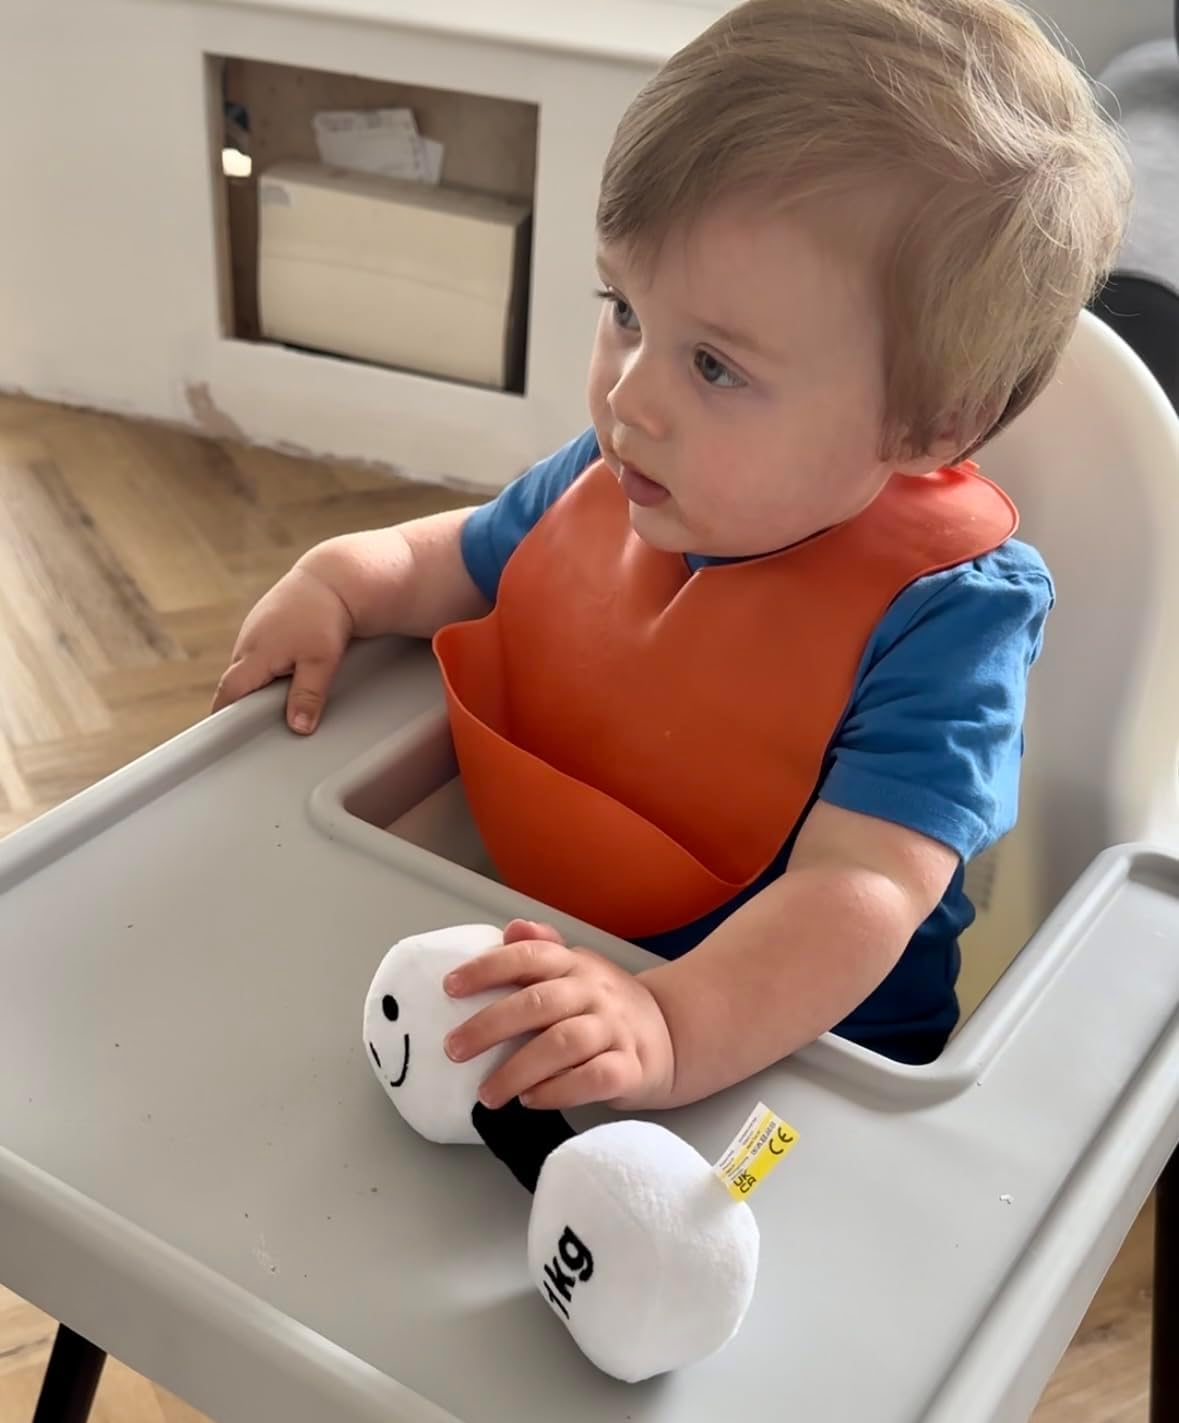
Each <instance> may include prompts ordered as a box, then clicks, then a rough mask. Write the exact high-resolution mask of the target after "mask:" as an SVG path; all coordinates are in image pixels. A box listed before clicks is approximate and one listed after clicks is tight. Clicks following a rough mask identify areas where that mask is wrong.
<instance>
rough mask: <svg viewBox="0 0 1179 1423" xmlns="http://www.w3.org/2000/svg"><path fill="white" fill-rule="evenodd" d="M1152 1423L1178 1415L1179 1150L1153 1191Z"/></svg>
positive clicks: (1171, 1422)
mask: <svg viewBox="0 0 1179 1423" xmlns="http://www.w3.org/2000/svg"><path fill="white" fill-rule="evenodd" d="M1150 1418H1151V1423H1174V1420H1175V1419H1177V1418H1179V1152H1176V1153H1175V1155H1174V1156H1172V1157H1171V1160H1170V1162H1169V1163H1168V1165H1167V1169H1166V1170H1165V1171H1164V1172H1163V1174H1162V1176H1161V1177H1160V1178H1159V1183H1158V1187H1157V1190H1156V1193H1155V1221H1154V1330H1153V1340H1152V1344H1151V1362H1150Z"/></svg>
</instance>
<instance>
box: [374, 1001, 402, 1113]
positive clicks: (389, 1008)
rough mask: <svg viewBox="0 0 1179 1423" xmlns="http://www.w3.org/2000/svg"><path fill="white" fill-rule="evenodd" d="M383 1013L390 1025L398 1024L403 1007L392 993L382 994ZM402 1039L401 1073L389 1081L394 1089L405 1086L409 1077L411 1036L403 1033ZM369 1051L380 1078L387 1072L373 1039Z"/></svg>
mask: <svg viewBox="0 0 1179 1423" xmlns="http://www.w3.org/2000/svg"><path fill="white" fill-rule="evenodd" d="M381 1012H382V1013H384V1015H385V1017H386V1018H387V1019H388V1020H389V1022H390V1023H396V1022H397V1021H398V1019H399V1018H400V1017H401V1005H400V1003H398V1001H397V999H396V998H394V997H393V995H392V994H391V993H385V994H382V996H381ZM401 1039H402V1044H401V1071H400V1072H398V1074H397V1076H396V1077H390V1078H389V1079H388V1085H389V1086H390V1087H392V1088H394V1089H396V1088H398V1087H402V1086H404V1084H405V1079H406V1078H407V1077H408V1076H409V1034H408V1033H402V1035H401ZM368 1050H369V1052H370V1053H371V1054H372V1059H373V1063H374V1064H375V1066H376V1069H377V1075H378V1076H379V1075H380V1074H381V1073H382V1072H383V1071H384V1070H385V1064H384V1063H383V1062H382V1061H381V1055H380V1053H378V1052H377V1045H376V1043H374V1042H373V1041H371V1039H370V1041H369V1045H368Z"/></svg>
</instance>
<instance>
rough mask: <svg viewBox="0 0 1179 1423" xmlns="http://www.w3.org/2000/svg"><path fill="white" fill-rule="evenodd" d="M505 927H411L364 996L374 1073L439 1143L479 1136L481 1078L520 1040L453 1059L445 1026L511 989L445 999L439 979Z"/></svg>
mask: <svg viewBox="0 0 1179 1423" xmlns="http://www.w3.org/2000/svg"><path fill="white" fill-rule="evenodd" d="M502 943H503V931H502V930H501V929H496V928H493V927H492V926H491V925H490V924H465V925H458V926H457V927H455V928H453V929H438V930H435V931H434V932H432V933H429V934H416V935H414V936H412V937H411V938H408V939H402V940H401V941H400V943H397V944H394V945H393V947H392V948H391V949H390V950H389V952H388V953H387V954H386V955H385V957H384V959H382V961H381V966H380V967H379V968H378V969H377V971H376V974H375V975H374V977H373V981H372V985H371V987H370V988H369V991H368V996H367V998H366V999H365V1003H364V1045H365V1052H366V1053H367V1054H368V1059H369V1063H370V1065H371V1066H372V1069H373V1071H374V1072H375V1073H376V1075H377V1080H378V1081H379V1082H380V1084H381V1086H382V1087H383V1088H384V1089H385V1091H386V1093H388V1095H389V1098H390V1099H391V1101H392V1102H393V1105H394V1106H395V1107H396V1108H397V1110H398V1111H399V1112H400V1113H401V1115H402V1116H403V1117H404V1118H405V1120H406V1121H407V1122H408V1123H409V1125H410V1126H411V1127H413V1128H414V1130H415V1131H418V1132H420V1133H421V1134H422V1136H424V1137H428V1138H429V1139H430V1140H431V1141H437V1142H456V1143H472V1144H474V1143H478V1141H479V1134H478V1132H477V1131H476V1130H475V1128H474V1126H473V1124H472V1122H471V1112H472V1110H473V1109H474V1106H475V1103H476V1101H477V1100H478V1093H479V1085H480V1083H481V1082H482V1081H483V1080H484V1078H485V1077H487V1076H488V1075H489V1074H490V1073H492V1072H494V1071H495V1069H496V1068H497V1067H498V1066H499V1064H500V1063H501V1062H504V1061H505V1060H506V1059H507V1058H508V1057H509V1056H510V1055H511V1054H512V1053H513V1052H514V1051H515V1050H516V1048H517V1047H519V1045H520V1042H521V1040H520V1039H516V1040H513V1041H512V1042H507V1043H502V1044H501V1045H500V1046H499V1047H497V1048H493V1049H492V1050H491V1051H490V1052H486V1053H483V1055H482V1056H480V1057H477V1058H474V1059H472V1060H471V1061H470V1062H463V1063H457V1062H451V1060H450V1058H448V1057H447V1056H446V1053H445V1052H444V1051H443V1047H442V1042H443V1039H444V1038H445V1037H446V1035H447V1033H449V1032H450V1031H451V1029H453V1028H457V1027H458V1026H459V1024H460V1023H464V1022H466V1020H467V1019H468V1018H470V1017H472V1016H473V1015H474V1014H475V1013H477V1012H478V1011H479V1009H480V1008H483V1007H485V1006H486V1005H487V1004H488V1003H494V1002H495V1000H496V999H497V998H501V997H503V995H504V993H506V992H508V991H509V990H507V989H503V990H497V991H496V992H494V993H481V994H478V995H477V996H475V997H474V998H451V997H449V996H448V995H447V993H446V990H445V989H444V988H443V987H442V980H443V978H444V977H445V976H446V975H447V974H448V973H449V972H450V971H451V969H454V968H458V966H459V965H460V964H463V963H466V962H467V960H468V959H472V958H476V957H478V955H479V954H483V953H486V952H487V950H488V949H494V948H498V947H499V945H500V944H502Z"/></svg>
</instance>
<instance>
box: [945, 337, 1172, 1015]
mask: <svg viewBox="0 0 1179 1423" xmlns="http://www.w3.org/2000/svg"><path fill="white" fill-rule="evenodd" d="M977 458H978V461H979V464H980V465H981V467H982V469H983V471H984V472H985V473H986V474H987V475H989V476H990V478H992V479H994V480H995V481H996V482H997V483H998V484H1000V485H1002V487H1003V488H1004V489H1006V490H1007V491H1008V493H1010V494H1011V496H1012V497H1013V498H1014V500H1015V501H1016V503H1017V504H1018V505H1019V508H1020V513H1021V515H1022V526H1021V529H1020V537H1022V538H1025V539H1027V540H1028V541H1029V542H1031V543H1033V544H1035V545H1036V547H1037V548H1038V549H1039V550H1040V552H1041V553H1042V554H1043V556H1044V558H1045V560H1046V562H1047V564H1048V567H1049V568H1050V569H1051V571H1052V574H1053V577H1054V579H1055V582H1056V590H1057V605H1056V608H1055V610H1054V611H1053V613H1052V615H1051V617H1050V618H1049V620H1048V625H1047V630H1046V634H1045V644H1044V652H1043V655H1042V657H1041V658H1040V661H1039V662H1038V663H1037V665H1036V667H1035V668H1034V669H1033V671H1032V674H1031V684H1030V691H1029V702H1028V713H1027V722H1026V734H1027V740H1026V754H1025V760H1024V772H1023V781H1022V790H1021V812H1020V820H1019V824H1018V826H1017V827H1016V829H1015V830H1014V831H1013V832H1012V833H1011V835H1009V836H1008V837H1007V838H1006V839H1005V840H1004V841H1003V842H1002V843H1001V844H1000V845H999V846H997V847H995V849H994V850H992V851H991V852H990V853H989V854H987V855H985V856H983V857H982V858H981V859H980V860H978V861H977V862H975V864H974V865H972V866H971V867H970V869H969V870H968V875H967V884H968V887H969V889H970V890H971V893H972V897H973V898H974V899H975V902H976V905H977V907H978V909H979V916H978V921H977V923H976V924H975V926H974V927H973V928H971V929H970V930H969V931H968V932H967V934H966V935H965V937H964V939H963V944H962V950H963V973H962V980H961V983H960V985H959V988H960V996H961V998H962V1008H963V1019H965V1018H966V1017H967V1016H968V1015H969V1013H970V1012H971V1011H973V1009H974V1007H976V1006H977V1004H978V1002H979V1001H980V999H981V998H982V997H983V996H984V995H985V993H986V992H987V991H988V989H989V988H990V987H992V986H993V984H994V983H995V981H996V980H997V979H998V977H999V976H1000V975H1001V973H1002V972H1003V970H1004V969H1005V968H1006V967H1007V965H1008V964H1009V963H1010V961H1011V959H1012V958H1013V957H1014V955H1015V954H1016V953H1017V952H1018V951H1019V950H1020V949H1021V948H1022V947H1023V945H1024V944H1025V943H1026V942H1027V940H1028V938H1029V937H1030V935H1031V934H1032V933H1033V932H1034V930H1035V929H1036V928H1037V927H1038V926H1039V925H1040V924H1041V923H1042V922H1043V920H1044V917H1045V915H1046V914H1047V913H1048V911H1049V910H1050V909H1051V908H1052V907H1053V906H1054V905H1055V904H1056V902H1057V901H1058V900H1059V899H1060V897H1061V895H1062V894H1063V893H1064V891H1065V890H1066V889H1067V888H1068V886H1069V885H1070V884H1071V883H1072V881H1073V880H1074V879H1075V878H1076V876H1077V875H1078V874H1079V873H1080V872H1081V870H1082V869H1083V868H1084V867H1085V865H1086V864H1088V862H1089V861H1090V860H1091V859H1092V858H1093V857H1094V855H1096V854H1097V853H1098V852H1099V851H1100V850H1102V849H1104V848H1105V847H1107V846H1109V845H1113V844H1117V843H1119V842H1121V841H1125V840H1129V839H1140V838H1153V839H1158V840H1165V841H1170V842H1172V843H1176V844H1179V417H1176V414H1175V412H1174V410H1173V409H1172V408H1171V405H1170V404H1169V402H1168V401H1167V399H1166V397H1165V396H1164V394H1163V392H1162V390H1161V388H1160V387H1159V386H1158V384H1157V383H1156V382H1155V380H1154V378H1153V377H1152V376H1151V374H1150V372H1149V371H1148V370H1147V368H1146V367H1145V366H1144V365H1143V364H1142V362H1141V361H1140V360H1139V359H1138V357H1137V356H1136V355H1135V354H1134V353H1133V351H1131V350H1130V348H1129V347H1128V346H1127V345H1126V344H1125V343H1124V342H1123V341H1122V340H1121V339H1120V338H1119V337H1118V336H1116V335H1115V334H1114V333H1113V332H1112V331H1110V330H1109V329H1108V328H1107V327H1106V326H1105V325H1103V324H1102V323H1101V322H1099V321H1098V320H1097V319H1096V318H1095V317H1093V316H1092V315H1090V314H1089V313H1088V312H1086V313H1084V314H1083V316H1082V318H1081V320H1080V322H1079V323H1078V326H1077V329H1076V332H1075V334H1074V336H1073V339H1072V342H1071V345H1070V347H1069V350H1068V352H1067V354H1066V356H1065V359H1064V362H1063V364H1062V367H1061V370H1060V373H1059V375H1058V376H1057V378H1056V379H1055V380H1054V381H1053V383H1052V385H1051V386H1050V387H1049V388H1048V389H1047V390H1046V391H1045V392H1044V393H1043V394H1042V395H1041V396H1040V397H1039V398H1038V399H1037V400H1036V401H1035V402H1033V404H1032V405H1031V407H1030V408H1029V409H1028V410H1027V411H1025V412H1024V413H1023V414H1022V415H1020V416H1019V417H1018V419H1016V420H1015V421H1014V422H1013V423H1012V425H1011V426H1010V427H1009V428H1007V429H1006V430H1003V431H1001V432H1000V433H999V434H998V435H997V436H996V437H995V439H994V440H992V441H990V442H989V443H988V444H987V445H986V446H985V447H984V448H983V449H982V450H981V451H980V452H979V454H978V456H977Z"/></svg>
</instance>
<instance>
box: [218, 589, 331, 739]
mask: <svg viewBox="0 0 1179 1423" xmlns="http://www.w3.org/2000/svg"><path fill="white" fill-rule="evenodd" d="M352 631H353V626H352V614H351V613H350V612H349V611H348V608H347V605H346V604H345V603H344V600H343V599H342V598H341V597H340V595H339V594H338V593H337V592H336V591H335V590H334V589H333V588H332V587H331V586H330V585H329V584H328V583H326V582H324V580H323V579H322V578H319V577H317V576H316V574H314V573H312V572H311V571H310V570H309V569H307V568H306V567H304V566H303V565H301V564H298V563H297V564H296V565H295V566H294V568H292V569H291V571H290V572H289V573H287V574H286V575H285V576H284V577H282V578H280V579H279V581H278V582H277V583H276V584H275V585H274V587H273V588H271V590H270V591H269V592H268V593H266V594H264V595H263V596H262V598H261V599H260V600H259V601H258V602H257V603H256V604H255V605H254V607H253V609H252V610H251V612H250V613H249V615H248V616H247V617H246V620H245V622H244V623H242V628H241V631H240V632H239V633H238V635H237V642H236V643H235V644H234V648H233V657H232V660H231V662H230V665H229V667H228V668H226V670H225V672H224V673H223V674H222V676H221V680H220V681H219V682H218V684H217V691H216V693H215V695H214V697H213V706H212V710H213V711H220V709H221V708H222V707H225V706H228V705H229V704H230V702H236V701H237V700H238V699H239V698H241V697H244V696H245V695H246V694H247V693H249V692H255V691H257V690H258V688H259V687H264V686H266V684H267V683H268V682H273V681H274V679H275V678H276V677H284V676H286V675H287V674H288V673H290V674H291V687H290V691H289V692H288V694H287V712H286V715H287V724H288V725H289V726H290V728H291V730H292V731H297V732H300V733H302V734H304V735H307V734H309V733H310V732H312V731H314V730H315V728H316V727H317V726H318V725H319V719H320V717H321V716H322V714H323V707H324V702H325V701H326V700H327V693H328V688H329V687H330V686H331V682H332V678H333V677H334V676H335V675H336V669H337V668H338V667H339V665H340V659H341V658H342V657H343V656H344V651H345V649H346V648H347V646H348V642H349V640H350V638H351V637H352Z"/></svg>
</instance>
